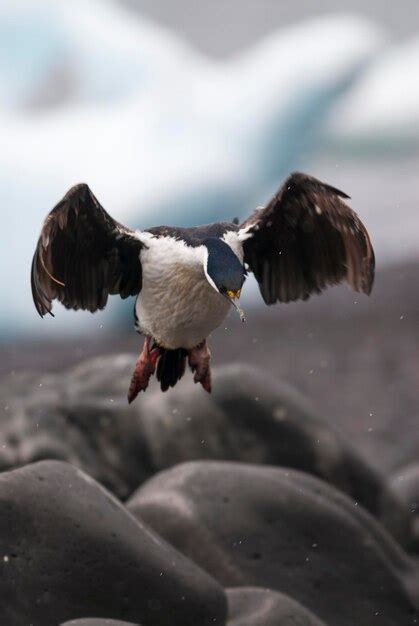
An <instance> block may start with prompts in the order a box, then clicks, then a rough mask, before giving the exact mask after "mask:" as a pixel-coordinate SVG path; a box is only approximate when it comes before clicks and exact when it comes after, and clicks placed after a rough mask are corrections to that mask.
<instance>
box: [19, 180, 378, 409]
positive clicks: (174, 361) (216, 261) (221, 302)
mask: <svg viewBox="0 0 419 626" xmlns="http://www.w3.org/2000/svg"><path fill="white" fill-rule="evenodd" d="M348 197H349V196H347V195H346V194H345V193H343V192H342V191H339V190H338V189H335V188H334V187H331V186H330V185H327V184H325V183H322V182H320V181H319V180H317V179H315V178H313V177H311V176H308V175H306V174H301V173H298V172H297V173H294V174H291V176H289V178H288V179H287V180H286V181H285V183H284V184H283V185H282V187H280V189H279V190H278V192H277V193H276V194H275V195H274V196H273V198H272V199H271V200H270V201H269V202H268V204H267V205H266V206H264V207H262V208H258V209H256V211H254V213H253V214H252V215H251V216H250V217H249V218H248V219H247V220H245V221H244V222H243V223H242V224H239V223H238V220H234V221H233V222H217V223H214V224H208V225H205V226H198V227H193V228H177V227H172V226H157V227H153V228H149V229H148V230H142V231H134V230H130V229H129V228H126V227H125V226H123V225H122V224H120V223H118V222H117V221H115V220H114V219H113V218H112V217H111V216H110V215H109V214H108V213H107V212H106V211H105V209H104V208H103V207H102V206H101V205H100V204H99V202H98V200H97V199H96V198H95V196H94V195H93V193H92V191H91V190H90V188H89V187H88V185H86V184H84V183H82V184H78V185H75V186H74V187H72V188H71V189H70V190H69V191H68V192H67V193H66V195H65V196H64V198H63V199H62V200H61V201H60V202H59V203H58V204H57V205H56V206H55V207H54V208H53V209H52V211H51V212H50V213H49V215H47V217H46V219H45V221H44V224H43V227H42V231H41V234H40V237H39V240H38V244H37V247H36V250H35V254H34V257H33V261H32V271H31V285H32V295H33V300H34V303H35V307H36V309H37V311H38V313H39V314H40V315H41V316H42V317H43V316H44V315H46V314H47V313H50V314H51V315H53V313H52V301H53V300H59V301H60V302H61V303H62V304H63V305H64V306H65V307H66V308H68V309H76V310H77V309H84V310H88V311H90V312H92V313H94V312H95V311H97V310H99V309H103V308H104V307H105V306H106V303H107V300H108V296H109V295H113V294H119V295H120V296H121V298H127V297H128V296H136V302H135V307H134V317H135V328H136V330H137V331H138V332H140V333H141V334H143V335H144V337H145V340H144V346H143V349H142V352H141V354H140V356H139V358H138V361H137V363H136V365H135V369H134V373H133V376H132V380H131V384H130V387H129V391H128V401H129V402H132V401H133V400H134V398H135V397H136V396H137V395H138V393H139V392H140V391H145V390H146V389H147V387H148V384H149V380H150V378H151V376H153V375H154V374H155V373H156V376H157V379H158V380H159V381H160V385H161V389H162V391H166V390H167V389H168V388H169V387H173V386H174V385H175V384H176V383H177V382H178V380H180V379H181V378H182V376H183V374H184V373H185V369H186V362H188V364H189V366H190V368H191V370H192V371H193V372H194V381H195V382H196V383H201V385H202V386H203V388H204V389H205V390H206V391H208V392H209V391H211V370H210V358H211V354H210V351H209V348H208V344H207V338H208V336H209V335H210V334H211V332H212V331H213V330H214V329H215V328H217V327H218V326H220V324H222V322H223V320H224V319H225V317H226V315H227V313H228V311H229V309H230V307H231V305H233V306H234V307H235V308H236V309H237V311H238V312H239V314H240V317H241V318H242V320H244V315H243V311H242V309H241V308H240V305H239V298H240V293H241V289H242V286H243V283H244V281H245V279H246V275H247V273H248V272H252V273H253V274H254V276H255V278H256V280H257V282H258V284H259V289H260V292H261V294H262V298H263V300H264V301H265V303H266V304H274V303H275V302H278V301H279V302H290V301H295V300H307V298H309V297H310V295H311V294H313V293H320V292H321V291H322V290H323V289H325V288H326V287H327V286H329V285H336V284H338V283H340V282H342V281H347V282H348V283H349V285H350V286H351V287H352V288H353V289H354V290H355V291H358V292H363V293H365V294H369V293H370V292H371V288H372V284H373V280H374V251H373V248H372V245H371V241H370V238H369V236H368V232H367V230H366V228H365V226H364V225H363V224H362V222H361V221H360V219H359V217H358V216H357V214H356V213H355V212H354V211H353V210H352V209H351V208H350V207H349V206H348V205H347V204H346V203H345V202H344V199H347V198H348Z"/></svg>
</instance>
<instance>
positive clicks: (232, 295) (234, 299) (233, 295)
mask: <svg viewBox="0 0 419 626" xmlns="http://www.w3.org/2000/svg"><path fill="white" fill-rule="evenodd" d="M226 296H227V297H228V298H229V300H230V302H231V304H232V305H233V306H234V308H235V309H236V311H237V313H238V314H239V315H240V319H241V321H242V322H245V321H246V318H245V316H244V311H243V309H242V308H241V306H240V305H239V303H238V299H239V298H240V289H237V291H231V290H230V289H228V290H227V291H226Z"/></svg>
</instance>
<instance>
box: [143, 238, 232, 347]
mask: <svg viewBox="0 0 419 626" xmlns="http://www.w3.org/2000/svg"><path fill="white" fill-rule="evenodd" d="M141 239H142V240H143V241H145V243H146V245H147V246H148V247H147V248H145V249H143V250H142V251H141V264H142V268H143V286H142V289H141V292H140V295H139V297H138V299H137V303H136V314H137V318H138V327H139V330H141V331H142V332H143V333H145V334H147V335H151V336H152V337H153V338H154V339H155V340H156V341H157V343H159V344H160V345H161V346H163V347H165V348H169V349H175V348H186V349H189V348H193V347H194V346H196V345H198V344H199V343H200V342H201V341H203V339H206V337H208V335H209V334H210V333H211V332H212V331H213V330H214V329H215V328H217V327H218V326H219V325H220V324H221V323H222V322H223V320H224V318H225V317H226V315H227V313H228V311H229V308H230V303H229V302H228V301H227V300H226V298H224V297H223V296H221V295H220V294H219V293H218V292H217V291H215V289H214V288H213V287H212V286H211V285H210V284H209V282H208V281H207V279H206V277H205V273H204V260H205V254H206V248H205V246H199V247H196V248H192V247H190V246H187V245H186V244H185V243H184V242H182V241H178V240H176V239H174V238H171V237H153V236H151V235H150V234H148V233H141Z"/></svg>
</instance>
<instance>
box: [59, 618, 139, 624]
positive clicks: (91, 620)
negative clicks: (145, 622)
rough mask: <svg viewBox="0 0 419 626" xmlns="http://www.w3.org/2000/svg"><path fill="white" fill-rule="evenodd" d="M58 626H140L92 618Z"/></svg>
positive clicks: (75, 620)
mask: <svg viewBox="0 0 419 626" xmlns="http://www.w3.org/2000/svg"><path fill="white" fill-rule="evenodd" d="M60 626H140V624H133V623H132V622H130V623H128V622H120V621H116V620H114V619H103V618H100V617H92V618H86V619H72V620H71V621H70V622H65V624H64V623H63V624H60Z"/></svg>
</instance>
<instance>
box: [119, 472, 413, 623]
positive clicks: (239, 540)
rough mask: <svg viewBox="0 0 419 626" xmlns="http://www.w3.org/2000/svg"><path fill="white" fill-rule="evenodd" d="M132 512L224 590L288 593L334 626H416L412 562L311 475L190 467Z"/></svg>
mask: <svg viewBox="0 0 419 626" xmlns="http://www.w3.org/2000/svg"><path fill="white" fill-rule="evenodd" d="M128 508H129V509H130V510H131V511H132V512H133V513H134V514H135V515H136V516H137V517H138V518H141V519H143V520H144V521H145V522H146V523H148V524H149V525H150V526H152V527H153V528H154V529H155V530H156V531H157V532H158V533H159V534H161V535H162V536H163V537H165V538H166V539H167V540H168V541H169V542H171V543H172V544H173V545H174V546H176V547H177V548H178V549H179V550H181V551H182V552H183V553H184V554H186V555H187V556H188V557H190V558H191V559H192V560H194V561H195V562H196V563H198V564H199V565H200V566H201V567H203V568H204V569H206V570H207V571H208V572H209V573H211V574H212V575H213V576H214V578H216V579H217V580H218V581H219V582H220V583H221V584H222V585H223V586H224V587H237V586H259V587H267V588H270V589H275V590H278V591H281V592H284V593H287V594H289V595H290V596H291V597H292V598H294V599H295V600H296V601H298V602H300V603H301V604H302V605H303V606H305V607H307V608H308V609H309V610H311V611H312V612H313V613H314V614H315V615H317V616H318V617H319V618H320V619H323V620H324V621H325V622H326V623H330V624H333V625H334V624H339V626H354V624H368V625H369V624H372V623H374V622H377V616H380V619H379V623H380V626H401V625H402V624H403V625H407V624H413V623H416V622H414V621H413V620H414V619H416V618H415V617H414V609H413V606H412V604H413V601H412V599H411V598H410V597H409V593H408V591H407V588H408V587H409V585H411V584H412V586H413V583H412V581H414V582H415V583H417V580H418V578H417V574H418V570H417V567H416V566H415V564H414V562H413V560H410V559H409V558H408V557H407V556H406V554H405V553H404V552H403V551H402V550H401V549H400V548H399V546H398V545H397V544H396V543H395V542H393V541H392V539H391V538H390V536H389V535H387V534H386V533H385V532H384V530H383V529H382V528H381V526H380V525H379V524H378V523H377V522H376V521H375V520H374V519H373V518H372V517H371V516H370V515H369V514H368V513H367V512H366V511H364V510H363V509H362V507H360V506H356V504H355V503H353V502H352V501H351V500H350V499H349V498H347V497H346V496H345V495H343V494H342V493H341V492H339V491H337V490H335V489H334V488H332V487H331V486H329V485H328V484H326V483H324V482H322V481H320V480H318V479H316V478H314V477H312V476H309V475H308V474H304V473H301V472H297V471H295V470H287V469H279V468H273V467H263V466H257V465H245V464H239V463H222V462H195V463H186V464H183V465H180V466H178V467H176V468H174V469H172V470H169V471H166V472H162V473H160V474H158V475H157V476H155V477H154V478H153V479H151V480H150V481H149V482H148V483H146V484H145V485H144V486H143V487H142V488H140V489H139V491H138V492H137V493H136V494H135V495H134V496H133V497H132V499H131V500H130V502H129V503H128Z"/></svg>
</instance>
